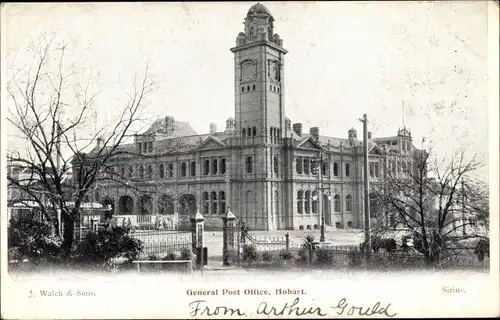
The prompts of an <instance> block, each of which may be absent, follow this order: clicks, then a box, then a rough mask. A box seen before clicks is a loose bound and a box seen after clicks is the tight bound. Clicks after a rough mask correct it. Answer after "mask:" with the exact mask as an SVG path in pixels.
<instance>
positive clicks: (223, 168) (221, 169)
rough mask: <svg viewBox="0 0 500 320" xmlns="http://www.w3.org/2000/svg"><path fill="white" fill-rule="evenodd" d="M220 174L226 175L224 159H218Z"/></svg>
mask: <svg viewBox="0 0 500 320" xmlns="http://www.w3.org/2000/svg"><path fill="white" fill-rule="evenodd" d="M220 173H221V174H225V173H226V158H222V159H220Z"/></svg>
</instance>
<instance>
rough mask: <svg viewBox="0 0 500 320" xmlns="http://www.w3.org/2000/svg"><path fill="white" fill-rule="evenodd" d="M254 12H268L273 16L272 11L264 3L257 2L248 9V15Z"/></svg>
mask: <svg viewBox="0 0 500 320" xmlns="http://www.w3.org/2000/svg"><path fill="white" fill-rule="evenodd" d="M252 13H267V14H268V15H270V16H271V17H272V16H273V15H272V14H271V11H269V10H268V9H267V8H266V7H265V6H264V5H263V4H262V3H259V2H257V3H256V4H254V5H253V6H252V7H251V8H250V10H248V13H247V16H248V15H250V14H252Z"/></svg>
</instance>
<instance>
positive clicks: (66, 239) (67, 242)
mask: <svg viewBox="0 0 500 320" xmlns="http://www.w3.org/2000/svg"><path fill="white" fill-rule="evenodd" d="M62 217H63V226H64V231H63V242H62V250H63V254H64V257H65V258H68V257H69V255H70V253H71V247H72V246H73V233H74V230H75V222H74V221H73V219H71V217H69V216H68V214H62Z"/></svg>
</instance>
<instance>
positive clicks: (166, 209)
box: [158, 194, 174, 214]
mask: <svg viewBox="0 0 500 320" xmlns="http://www.w3.org/2000/svg"><path fill="white" fill-rule="evenodd" d="M158 213H159V214H174V200H173V199H172V197H170V196H168V195H166V194H164V195H162V196H161V197H160V199H158Z"/></svg>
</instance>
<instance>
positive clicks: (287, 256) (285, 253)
mask: <svg viewBox="0 0 500 320" xmlns="http://www.w3.org/2000/svg"><path fill="white" fill-rule="evenodd" d="M279 257H280V259H281V260H284V261H287V260H291V259H292V258H293V255H292V252H291V251H290V250H287V249H283V250H281V251H280V253H279Z"/></svg>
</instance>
